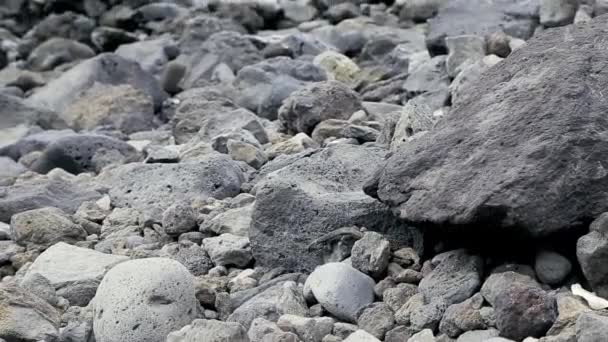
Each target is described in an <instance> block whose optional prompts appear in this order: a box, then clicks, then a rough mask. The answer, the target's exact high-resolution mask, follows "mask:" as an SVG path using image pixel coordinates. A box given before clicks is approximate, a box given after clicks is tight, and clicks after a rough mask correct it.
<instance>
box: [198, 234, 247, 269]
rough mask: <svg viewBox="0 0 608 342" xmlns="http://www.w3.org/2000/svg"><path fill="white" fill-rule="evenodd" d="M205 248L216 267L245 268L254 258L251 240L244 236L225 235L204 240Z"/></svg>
mask: <svg viewBox="0 0 608 342" xmlns="http://www.w3.org/2000/svg"><path fill="white" fill-rule="evenodd" d="M203 246H204V247H205V250H206V251H207V253H209V256H210V257H211V260H213V263H214V264H215V265H216V266H237V267H244V266H247V264H249V262H250V261H251V260H252V258H253V256H252V255H251V247H250V246H249V239H248V238H246V237H243V236H237V235H233V234H230V233H224V234H222V235H220V236H216V237H212V238H206V239H204V240H203Z"/></svg>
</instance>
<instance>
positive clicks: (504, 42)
mask: <svg viewBox="0 0 608 342" xmlns="http://www.w3.org/2000/svg"><path fill="white" fill-rule="evenodd" d="M510 41H511V37H509V36H508V35H507V34H505V33H504V32H495V33H492V34H490V35H489V36H487V38H486V48H487V53H488V54H489V55H491V54H493V55H496V56H498V57H501V58H505V57H507V56H508V55H509V54H510V53H511V47H510V46H509V42H510Z"/></svg>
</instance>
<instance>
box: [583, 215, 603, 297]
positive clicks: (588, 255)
mask: <svg viewBox="0 0 608 342" xmlns="http://www.w3.org/2000/svg"><path fill="white" fill-rule="evenodd" d="M607 234H608V213H603V214H602V215H600V216H599V217H598V218H596V219H595V221H593V222H592V223H591V226H590V232H589V233H588V234H586V235H583V236H581V237H580V238H579V239H578V241H577V243H576V256H577V259H578V262H579V264H580V266H581V270H582V271H583V275H584V276H585V278H586V279H587V281H589V285H591V288H592V289H593V291H595V292H596V293H597V294H598V295H599V296H601V297H608V269H607V268H606V267H605V263H604V260H606V258H608V235H607Z"/></svg>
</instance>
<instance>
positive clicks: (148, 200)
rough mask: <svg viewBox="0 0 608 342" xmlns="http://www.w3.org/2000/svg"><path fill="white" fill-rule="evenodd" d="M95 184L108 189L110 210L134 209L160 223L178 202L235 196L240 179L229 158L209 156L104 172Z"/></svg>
mask: <svg viewBox="0 0 608 342" xmlns="http://www.w3.org/2000/svg"><path fill="white" fill-rule="evenodd" d="M97 180H98V182H99V183H100V184H103V185H105V186H107V187H108V188H110V192H109V195H110V197H111V198H112V204H113V205H114V206H116V207H127V208H135V209H137V210H140V211H141V212H142V213H143V214H144V218H145V219H146V220H147V219H151V220H153V221H155V222H161V221H162V214H163V212H164V211H165V209H166V208H168V207H169V206H170V205H171V204H173V203H176V202H178V201H186V202H189V201H192V200H193V199H195V198H201V199H204V198H208V197H213V198H216V199H223V198H226V197H233V196H236V195H238V194H239V192H240V188H241V183H242V182H243V180H244V178H243V173H242V171H241V169H240V167H239V166H238V165H237V164H236V163H235V162H233V161H232V160H231V159H230V158H228V157H227V156H225V155H220V154H212V155H209V156H206V157H205V158H203V159H202V160H201V161H200V162H192V163H180V164H141V163H131V164H126V165H121V166H119V167H116V168H114V169H110V170H108V169H106V170H104V172H102V173H101V174H100V175H99V177H98V178H97Z"/></svg>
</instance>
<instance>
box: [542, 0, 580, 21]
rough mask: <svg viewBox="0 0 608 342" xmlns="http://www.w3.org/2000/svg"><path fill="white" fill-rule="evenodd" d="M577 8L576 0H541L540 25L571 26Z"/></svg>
mask: <svg viewBox="0 0 608 342" xmlns="http://www.w3.org/2000/svg"><path fill="white" fill-rule="evenodd" d="M577 8H578V1H576V0H557V1H551V0H541V1H540V11H539V13H540V23H541V24H542V25H543V26H546V27H554V26H563V25H568V24H571V23H572V21H573V20H574V15H575V14H576V10H577Z"/></svg>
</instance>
